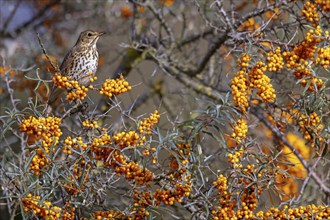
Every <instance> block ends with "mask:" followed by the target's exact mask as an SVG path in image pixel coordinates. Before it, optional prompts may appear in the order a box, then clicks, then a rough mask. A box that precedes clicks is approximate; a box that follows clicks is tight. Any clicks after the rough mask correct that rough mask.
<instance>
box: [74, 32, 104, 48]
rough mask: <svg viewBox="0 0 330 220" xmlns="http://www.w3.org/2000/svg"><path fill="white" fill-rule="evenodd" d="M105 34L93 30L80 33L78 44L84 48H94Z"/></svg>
mask: <svg viewBox="0 0 330 220" xmlns="http://www.w3.org/2000/svg"><path fill="white" fill-rule="evenodd" d="M103 34H105V33H104V32H97V31H92V30H87V31H83V32H81V33H80V36H79V39H78V41H77V43H76V45H77V44H80V45H84V46H90V47H92V46H94V45H96V42H97V40H98V39H99V38H100V36H102V35H103Z"/></svg>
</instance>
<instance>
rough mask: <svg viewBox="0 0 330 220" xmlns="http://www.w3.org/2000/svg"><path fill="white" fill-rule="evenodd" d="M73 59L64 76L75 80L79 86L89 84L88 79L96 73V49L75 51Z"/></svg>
mask: <svg viewBox="0 0 330 220" xmlns="http://www.w3.org/2000/svg"><path fill="white" fill-rule="evenodd" d="M73 57H74V59H73V60H72V62H71V67H70V68H68V69H67V70H68V71H69V72H68V73H67V74H66V75H68V76H70V77H71V78H72V79H73V80H77V81H78V82H79V84H82V85H87V84H89V79H90V78H91V77H93V76H94V74H95V73H96V70H97V65H98V57H99V55H98V52H97V50H96V48H95V49H94V48H93V49H91V48H89V49H87V50H80V51H76V53H75V54H73ZM90 73H92V75H90Z"/></svg>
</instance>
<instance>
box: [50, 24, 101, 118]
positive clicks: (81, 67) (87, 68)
mask: <svg viewBox="0 0 330 220" xmlns="http://www.w3.org/2000/svg"><path fill="white" fill-rule="evenodd" d="M103 34H104V33H103V32H96V31H92V30H87V31H83V32H81V33H80V36H79V38H78V40H77V42H76V44H75V45H74V46H73V47H72V48H71V50H70V51H69V52H68V53H67V55H66V56H65V57H64V59H63V62H62V64H61V66H60V72H61V74H62V75H63V76H68V77H69V78H70V79H72V80H77V81H78V83H79V84H81V85H88V84H89V82H90V78H91V77H93V76H94V75H95V73H96V70H97V65H98V59H99V54H98V52H97V48H96V42H97V41H98V39H99V38H100V36H102V35H103ZM91 73H92V74H91ZM63 92H64V90H63V89H59V88H57V87H56V88H53V91H52V92H51V94H50V96H49V99H48V102H47V104H48V106H50V107H51V106H52V105H53V104H54V102H56V100H57V99H58V98H59V97H60V96H61V94H62V93H63ZM50 111H51V109H50ZM47 112H48V113H49V110H47Z"/></svg>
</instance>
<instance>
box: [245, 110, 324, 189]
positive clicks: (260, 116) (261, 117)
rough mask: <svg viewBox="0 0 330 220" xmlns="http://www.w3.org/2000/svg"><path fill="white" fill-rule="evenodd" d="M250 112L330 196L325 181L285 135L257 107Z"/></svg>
mask: <svg viewBox="0 0 330 220" xmlns="http://www.w3.org/2000/svg"><path fill="white" fill-rule="evenodd" d="M250 112H251V113H252V114H253V115H254V116H256V117H257V118H258V119H259V120H260V121H261V122H262V123H263V124H264V125H266V127H267V128H269V129H270V130H271V131H272V133H273V134H274V135H275V136H276V137H277V138H278V139H279V140H280V141H281V142H282V143H283V144H284V145H286V146H287V147H289V148H290V150H291V151H292V153H294V155H295V156H296V157H297V158H298V159H299V161H300V163H301V164H302V165H303V166H304V168H305V169H306V170H307V172H308V173H309V175H311V177H312V178H313V179H314V180H315V182H316V183H317V184H318V185H319V186H320V187H321V189H322V190H323V191H324V192H325V193H326V194H330V188H329V187H327V186H326V185H325V184H324V183H323V181H322V180H321V179H320V177H319V176H318V175H317V174H316V173H315V172H314V170H313V167H310V166H309V165H308V163H307V162H306V160H305V159H304V158H303V157H302V156H301V154H300V153H299V152H298V151H297V150H296V148H294V147H293V145H292V144H291V143H290V142H289V141H288V140H287V139H286V138H285V137H284V135H283V134H282V133H281V131H280V130H279V129H278V128H276V127H274V126H273V125H272V124H271V123H270V122H269V121H268V120H267V119H266V118H265V116H264V115H263V114H262V113H260V111H258V109H257V107H251V110H250Z"/></svg>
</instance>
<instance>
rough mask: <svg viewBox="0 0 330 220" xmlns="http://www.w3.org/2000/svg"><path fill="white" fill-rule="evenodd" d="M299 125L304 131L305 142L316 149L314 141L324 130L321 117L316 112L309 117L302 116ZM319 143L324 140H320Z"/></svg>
mask: <svg viewBox="0 0 330 220" xmlns="http://www.w3.org/2000/svg"><path fill="white" fill-rule="evenodd" d="M298 124H299V126H300V128H301V129H302V131H303V134H304V138H305V140H306V141H308V142H309V143H311V146H312V147H314V146H315V144H314V139H315V137H317V136H318V135H319V134H320V132H321V130H322V129H323V125H322V123H321V119H320V117H319V116H318V115H317V114H316V112H312V113H310V114H309V115H306V114H302V115H300V117H299V122H298ZM318 141H319V142H322V141H324V139H323V138H318Z"/></svg>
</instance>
